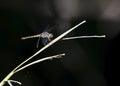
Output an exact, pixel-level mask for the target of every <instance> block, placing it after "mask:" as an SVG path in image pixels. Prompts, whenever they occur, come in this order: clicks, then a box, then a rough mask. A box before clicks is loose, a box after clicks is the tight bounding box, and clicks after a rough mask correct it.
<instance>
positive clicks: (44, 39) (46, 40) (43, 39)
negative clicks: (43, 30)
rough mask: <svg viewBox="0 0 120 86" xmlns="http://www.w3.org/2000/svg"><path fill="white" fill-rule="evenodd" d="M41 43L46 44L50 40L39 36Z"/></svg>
mask: <svg viewBox="0 0 120 86" xmlns="http://www.w3.org/2000/svg"><path fill="white" fill-rule="evenodd" d="M41 40H42V43H43V45H46V44H48V43H49V42H50V40H49V39H48V38H41Z"/></svg>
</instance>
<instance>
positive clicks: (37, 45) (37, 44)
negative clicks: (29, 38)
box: [36, 37, 41, 48]
mask: <svg viewBox="0 0 120 86" xmlns="http://www.w3.org/2000/svg"><path fill="white" fill-rule="evenodd" d="M40 38H41V37H39V38H38V40H37V43H36V48H38V47H39V42H40Z"/></svg>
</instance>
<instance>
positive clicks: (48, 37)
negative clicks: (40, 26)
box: [21, 27, 53, 48]
mask: <svg viewBox="0 0 120 86" xmlns="http://www.w3.org/2000/svg"><path fill="white" fill-rule="evenodd" d="M49 32H50V29H48V27H47V28H46V29H45V30H44V31H43V32H42V33H40V34H37V35H32V36H26V37H22V38H21V39H22V40H26V39H32V38H38V40H37V44H36V48H38V47H39V41H40V39H41V41H42V43H43V45H46V44H48V43H49V42H50V41H51V39H52V38H53V34H52V33H49Z"/></svg>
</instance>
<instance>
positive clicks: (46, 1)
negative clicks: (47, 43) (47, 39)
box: [0, 0, 120, 86]
mask: <svg viewBox="0 0 120 86" xmlns="http://www.w3.org/2000/svg"><path fill="white" fill-rule="evenodd" d="M119 3H120V1H119V0H0V80H2V79H3V78H4V77H5V76H6V75H7V74H8V73H9V72H10V71H11V70H12V69H13V68H15V67H16V66H17V65H18V64H19V63H21V62H22V61H24V60H25V59H27V58H28V57H29V56H31V55H32V54H34V53H35V52H36V51H37V50H39V49H40V48H42V47H43V45H42V43H41V41H40V45H39V48H38V49H36V42H37V39H31V40H25V41H22V40H20V38H21V37H23V36H28V35H34V34H39V33H42V31H44V29H45V28H46V27H47V26H49V29H50V30H51V33H53V35H54V38H55V37H57V36H58V35H60V34H61V33H63V32H64V31H66V30H68V29H69V28H70V27H73V26H75V25H76V24H78V23H79V22H81V21H83V20H86V21H87V22H86V23H85V24H83V25H82V26H80V27H79V28H77V29H75V30H74V31H73V32H72V33H70V34H69V35H67V37H68V36H78V35H106V38H102V39H97V38H93V39H76V40H68V41H59V42H57V43H56V44H54V45H53V46H51V47H49V48H48V49H47V50H45V51H44V52H42V53H41V54H39V55H37V56H36V57H35V58H33V60H32V61H34V60H37V59H40V58H43V57H47V56H52V55H55V54H60V53H66V56H65V57H64V58H62V59H53V60H50V61H45V62H42V63H39V64H36V65H33V66H31V67H29V68H27V69H25V70H23V71H21V72H19V73H17V74H15V75H14V76H13V77H12V78H11V79H13V80H18V81H20V82H22V86H109V85H114V84H115V83H117V80H116V79H117V78H115V77H114V76H116V77H117V76H118V74H119V73H118V68H119V67H118V65H119V62H118V61H119V60H118V58H119V57H120V55H119V47H120V45H119V38H120V37H119V36H120V34H119V33H120V25H119V24H120V10H119V7H120V4H119ZM114 81H116V82H115V83H114ZM6 86H8V84H6ZM14 86H18V85H17V84H14Z"/></svg>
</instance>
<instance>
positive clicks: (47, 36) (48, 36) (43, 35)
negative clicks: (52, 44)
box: [41, 32, 53, 39]
mask: <svg viewBox="0 0 120 86" xmlns="http://www.w3.org/2000/svg"><path fill="white" fill-rule="evenodd" d="M41 37H42V38H48V39H51V38H53V34H52V33H48V32H42V33H41Z"/></svg>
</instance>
